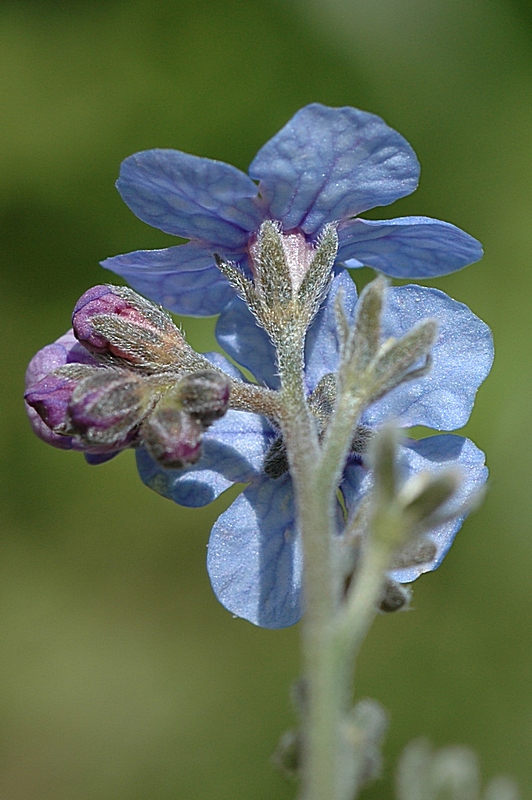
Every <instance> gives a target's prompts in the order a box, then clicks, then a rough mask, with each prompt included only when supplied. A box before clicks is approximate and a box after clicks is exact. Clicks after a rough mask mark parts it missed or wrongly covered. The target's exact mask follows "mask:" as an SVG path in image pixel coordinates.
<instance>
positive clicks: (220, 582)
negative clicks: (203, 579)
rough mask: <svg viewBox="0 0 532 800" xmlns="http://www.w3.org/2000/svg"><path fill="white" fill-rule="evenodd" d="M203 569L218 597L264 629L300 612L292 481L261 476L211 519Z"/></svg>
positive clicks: (280, 624) (281, 624)
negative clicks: (212, 522) (216, 516)
mask: <svg viewBox="0 0 532 800" xmlns="http://www.w3.org/2000/svg"><path fill="white" fill-rule="evenodd" d="M207 570H208V572H209V576H210V579H211V583H212V587H213V589H214V592H215V594H216V596H217V598H218V600H219V601H220V602H221V603H222V605H224V606H225V607H226V608H227V609H228V610H229V611H231V613H233V614H235V616H237V617H243V618H244V619H247V620H249V621H250V622H252V623H254V624H255V625H260V626H261V627H263V628H284V627H287V626H288V625H293V624H294V623H296V622H297V621H298V619H299V618H300V616H301V600H300V595H301V573H302V553H301V541H300V536H299V533H298V532H297V529H296V523H295V507H294V496H293V489H292V481H291V479H290V477H289V476H288V475H284V476H283V477H281V478H278V479H277V480H275V481H274V480H271V479H270V478H266V477H262V478H259V479H258V480H257V481H255V482H253V483H252V484H251V486H249V487H248V488H247V489H246V490H245V491H244V492H243V493H242V494H241V495H239V497H238V498H237V499H236V500H235V502H234V503H233V504H232V506H230V508H228V510H227V511H224V513H223V514H222V515H221V516H220V517H219V518H218V520H217V521H216V522H215V524H214V527H213V529H212V532H211V537H210V540H209V549H208V555H207Z"/></svg>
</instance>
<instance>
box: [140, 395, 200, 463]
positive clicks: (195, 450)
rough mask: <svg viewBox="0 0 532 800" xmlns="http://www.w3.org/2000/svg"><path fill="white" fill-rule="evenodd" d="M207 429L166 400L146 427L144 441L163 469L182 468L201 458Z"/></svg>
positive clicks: (143, 431) (143, 430)
mask: <svg viewBox="0 0 532 800" xmlns="http://www.w3.org/2000/svg"><path fill="white" fill-rule="evenodd" d="M203 431H204V427H203V425H202V424H201V422H200V421H199V420H197V419H194V418H193V417H191V416H190V415H189V414H187V413H186V412H184V411H182V410H180V409H179V408H171V407H170V406H169V405H166V403H164V401H163V402H162V403H161V404H160V406H157V408H156V409H155V411H154V412H153V413H152V414H151V415H150V416H149V417H148V419H147V420H145V422H144V423H143V425H142V428H141V437H142V442H143V444H144V446H145V447H146V449H147V450H148V452H149V453H150V455H151V456H152V458H154V459H155V461H157V462H158V463H159V464H160V465H161V466H162V467H167V468H171V469H181V468H182V467H186V466H188V465H189V464H195V463H196V461H198V459H199V458H200V457H201V439H202V436H203Z"/></svg>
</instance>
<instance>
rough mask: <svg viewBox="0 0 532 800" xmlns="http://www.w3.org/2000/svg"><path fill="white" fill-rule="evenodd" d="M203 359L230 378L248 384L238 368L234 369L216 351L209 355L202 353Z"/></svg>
mask: <svg viewBox="0 0 532 800" xmlns="http://www.w3.org/2000/svg"><path fill="white" fill-rule="evenodd" d="M202 355H203V356H204V358H206V359H207V360H208V361H210V362H211V364H213V365H214V366H215V367H218V369H221V370H222V371H223V372H225V373H226V375H230V376H231V378H235V380H237V381H243V382H244V383H248V381H247V380H246V378H245V376H244V375H243V374H242V372H240V370H239V369H238V367H235V365H234V364H232V363H231V362H230V361H229V359H227V358H226V357H225V356H224V355H222V354H221V353H218V352H217V351H216V350H213V351H211V352H210V353H202Z"/></svg>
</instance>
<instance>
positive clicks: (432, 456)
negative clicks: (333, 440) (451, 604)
mask: <svg viewBox="0 0 532 800" xmlns="http://www.w3.org/2000/svg"><path fill="white" fill-rule="evenodd" d="M484 459H485V457H484V453H483V452H482V451H481V450H479V449H478V447H476V446H475V445H474V444H473V442H472V441H470V440H469V439H464V438H463V437H462V436H455V435H453V434H443V435H442V436H429V437H427V438H426V439H421V440H420V441H419V442H415V441H413V440H410V441H409V442H408V444H407V445H406V446H403V447H401V448H400V456H399V460H400V465H401V472H402V477H403V479H404V480H407V479H408V478H411V477H412V476H414V475H416V474H418V473H420V472H421V471H426V470H430V471H433V472H437V471H438V470H441V469H448V468H449V467H458V468H459V469H460V470H461V471H462V473H463V476H464V482H463V484H462V487H461V488H460V490H459V492H458V494H457V496H456V499H455V500H453V501H452V507H453V508H456V509H458V508H459V506H460V505H462V504H463V503H464V502H465V501H466V500H467V499H468V498H469V497H470V496H471V495H472V494H473V493H474V492H475V491H476V490H478V489H480V488H481V487H482V486H483V484H484V483H485V482H486V480H487V477H488V470H487V468H486V466H485V464H484ZM341 488H342V493H343V495H344V499H345V502H346V506H347V508H348V510H349V511H350V512H351V511H353V510H354V509H355V508H356V507H357V505H358V503H359V502H360V500H361V499H362V498H363V497H364V496H365V495H366V494H367V492H368V491H369V490H370V488H371V473H370V472H369V470H367V469H366V468H365V467H363V466H361V465H360V464H349V465H348V466H347V467H346V469H345V473H344V480H343V483H342V486H341ZM444 510H449V511H450V510H451V509H450V508H449V509H444ZM464 519H465V517H464V516H461V517H458V518H457V519H455V520H453V521H451V522H447V523H445V524H444V525H440V526H438V527H436V528H434V529H433V530H431V531H430V532H429V533H428V534H427V536H428V538H429V539H431V540H432V541H433V542H434V544H435V545H436V547H437V551H436V555H435V556H434V558H433V559H432V561H430V562H428V563H426V564H416V565H414V566H412V567H407V568H403V569H395V570H392V571H391V572H390V573H389V575H390V577H391V578H392V579H393V580H396V581H399V582H400V583H410V582H411V581H414V580H416V578H419V576H420V575H421V574H422V573H424V572H431V571H432V570H434V569H436V567H439V565H440V564H441V562H442V561H443V559H444V557H445V555H446V554H447V551H448V550H449V548H450V546H451V544H452V543H453V539H454V537H455V535H456V533H457V531H458V530H459V529H460V528H461V526H462V523H463V521H464Z"/></svg>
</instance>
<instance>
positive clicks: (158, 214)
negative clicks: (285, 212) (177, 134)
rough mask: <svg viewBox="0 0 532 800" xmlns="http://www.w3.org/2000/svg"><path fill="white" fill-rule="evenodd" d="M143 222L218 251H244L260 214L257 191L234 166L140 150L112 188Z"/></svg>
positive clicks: (260, 220) (121, 170)
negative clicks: (197, 241)
mask: <svg viewBox="0 0 532 800" xmlns="http://www.w3.org/2000/svg"><path fill="white" fill-rule="evenodd" d="M116 186H117V188H118V191H119V192H120V194H121V196H122V199H123V200H124V201H125V202H126V203H127V205H128V206H129V207H130V209H131V210H132V211H133V213H134V214H136V215H137V217H139V218H140V219H142V220H143V221H144V222H147V223H148V224H149V225H153V226H154V227H155V228H160V229H161V230H163V231H165V232H166V233H172V234H174V235H175V236H183V237H185V238H186V239H201V240H202V241H204V242H209V243H211V244H213V245H215V246H216V247H218V248H224V247H243V246H245V244H246V242H247V239H248V235H249V232H250V231H254V230H257V228H258V227H259V225H260V223H261V222H262V219H263V215H262V213H261V212H260V210H259V208H258V206H257V204H256V203H254V202H253V198H256V196H257V187H256V186H255V184H254V183H253V181H251V180H250V179H249V178H248V176H247V175H245V174H244V173H243V172H241V171H240V170H238V169H236V167H232V166H230V165H229V164H224V163H223V162H221V161H213V160H212V159H210V158H200V157H198V156H193V155H189V154H188V153H181V152H179V151H178V150H145V151H144V152H142V153H135V154H134V155H132V156H130V157H129V158H126V160H125V161H124V162H123V163H122V166H121V168H120V177H119V179H118V181H117V183H116Z"/></svg>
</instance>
